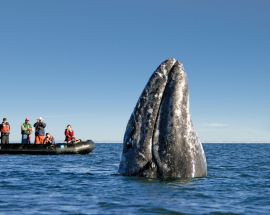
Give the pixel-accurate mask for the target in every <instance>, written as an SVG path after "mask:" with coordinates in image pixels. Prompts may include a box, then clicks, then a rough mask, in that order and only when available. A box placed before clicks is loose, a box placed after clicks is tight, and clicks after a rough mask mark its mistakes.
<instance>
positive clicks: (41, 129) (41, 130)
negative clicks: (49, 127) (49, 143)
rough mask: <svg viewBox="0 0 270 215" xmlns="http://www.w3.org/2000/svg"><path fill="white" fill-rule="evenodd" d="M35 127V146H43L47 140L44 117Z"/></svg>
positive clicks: (38, 120)
mask: <svg viewBox="0 0 270 215" xmlns="http://www.w3.org/2000/svg"><path fill="white" fill-rule="evenodd" d="M34 127H35V144H43V142H44V138H45V127H46V123H44V122H43V119H42V117H39V118H38V119H37V122H36V123H35V124H34Z"/></svg>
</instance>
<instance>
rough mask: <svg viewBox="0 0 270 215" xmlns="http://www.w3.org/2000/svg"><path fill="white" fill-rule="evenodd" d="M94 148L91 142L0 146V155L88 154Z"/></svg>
mask: <svg viewBox="0 0 270 215" xmlns="http://www.w3.org/2000/svg"><path fill="white" fill-rule="evenodd" d="M94 148H95V143H94V142H93V141H92V140H87V141H81V142H78V143H69V144H67V143H57V144H19V143H13V144H0V154H29V155H62V154H88V153H90V152H91V151H93V150H94Z"/></svg>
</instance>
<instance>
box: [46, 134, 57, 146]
mask: <svg viewBox="0 0 270 215" xmlns="http://www.w3.org/2000/svg"><path fill="white" fill-rule="evenodd" d="M43 144H55V141H54V137H53V136H52V135H51V134H50V133H46V136H45V139H44V142H43Z"/></svg>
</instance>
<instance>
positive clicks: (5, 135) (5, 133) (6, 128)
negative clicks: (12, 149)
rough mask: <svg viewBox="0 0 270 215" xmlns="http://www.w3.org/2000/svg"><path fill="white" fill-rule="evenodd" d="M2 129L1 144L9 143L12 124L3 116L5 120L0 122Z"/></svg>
mask: <svg viewBox="0 0 270 215" xmlns="http://www.w3.org/2000/svg"><path fill="white" fill-rule="evenodd" d="M0 131H1V144H9V134H10V125H9V123H8V121H7V118H3V122H2V123H1V124H0Z"/></svg>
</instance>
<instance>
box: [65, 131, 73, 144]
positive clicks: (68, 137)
mask: <svg viewBox="0 0 270 215" xmlns="http://www.w3.org/2000/svg"><path fill="white" fill-rule="evenodd" d="M65 136H66V138H65V141H67V142H70V141H72V138H73V137H74V131H73V130H72V131H69V130H67V129H66V130H65Z"/></svg>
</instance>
